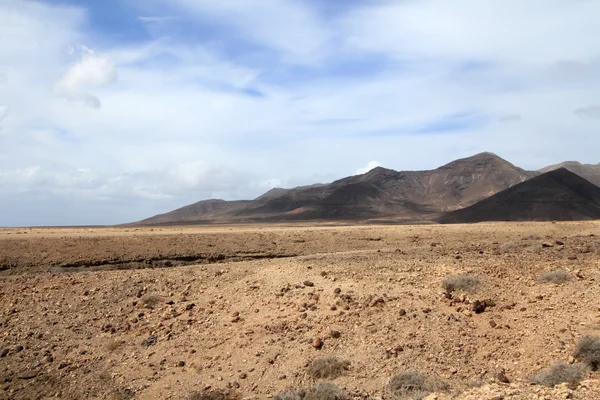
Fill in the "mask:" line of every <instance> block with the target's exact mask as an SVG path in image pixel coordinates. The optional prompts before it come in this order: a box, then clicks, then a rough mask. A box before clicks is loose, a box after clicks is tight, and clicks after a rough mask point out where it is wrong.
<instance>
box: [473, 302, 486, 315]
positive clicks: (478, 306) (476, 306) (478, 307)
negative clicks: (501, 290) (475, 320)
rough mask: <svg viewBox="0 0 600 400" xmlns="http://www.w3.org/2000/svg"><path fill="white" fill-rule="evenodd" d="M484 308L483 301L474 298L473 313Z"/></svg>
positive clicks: (482, 310) (480, 311)
mask: <svg viewBox="0 0 600 400" xmlns="http://www.w3.org/2000/svg"><path fill="white" fill-rule="evenodd" d="M485 308H486V304H485V301H479V300H475V302H474V303H473V312H475V314H481V313H482V312H484V311H485Z"/></svg>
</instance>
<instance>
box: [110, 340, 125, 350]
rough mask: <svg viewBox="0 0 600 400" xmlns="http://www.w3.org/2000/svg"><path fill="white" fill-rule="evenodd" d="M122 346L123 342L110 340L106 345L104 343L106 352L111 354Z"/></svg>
mask: <svg viewBox="0 0 600 400" xmlns="http://www.w3.org/2000/svg"><path fill="white" fill-rule="evenodd" d="M124 344H125V342H123V341H121V340H111V341H109V342H108V343H106V350H108V351H110V352H113V351H115V350H117V349H118V348H119V347H121V346H122V345H124Z"/></svg>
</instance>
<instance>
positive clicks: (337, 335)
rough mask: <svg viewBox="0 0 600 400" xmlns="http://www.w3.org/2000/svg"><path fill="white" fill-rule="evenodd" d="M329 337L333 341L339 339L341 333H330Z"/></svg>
mask: <svg viewBox="0 0 600 400" xmlns="http://www.w3.org/2000/svg"><path fill="white" fill-rule="evenodd" d="M329 336H331V337H332V338H334V339H339V338H340V336H342V333H341V332H340V331H331V333H330V334H329Z"/></svg>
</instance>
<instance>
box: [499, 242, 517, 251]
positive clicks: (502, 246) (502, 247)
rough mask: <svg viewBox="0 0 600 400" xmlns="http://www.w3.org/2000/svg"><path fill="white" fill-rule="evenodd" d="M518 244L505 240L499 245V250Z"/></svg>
mask: <svg viewBox="0 0 600 400" xmlns="http://www.w3.org/2000/svg"><path fill="white" fill-rule="evenodd" d="M517 246H518V245H517V244H516V243H515V242H506V243H502V244H501V245H500V250H502V251H507V250H512V249H514V248H516V247H517Z"/></svg>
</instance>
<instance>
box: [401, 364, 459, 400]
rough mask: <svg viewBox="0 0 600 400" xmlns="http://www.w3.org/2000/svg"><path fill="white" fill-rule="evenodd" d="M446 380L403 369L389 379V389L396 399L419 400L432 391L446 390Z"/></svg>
mask: <svg viewBox="0 0 600 400" xmlns="http://www.w3.org/2000/svg"><path fill="white" fill-rule="evenodd" d="M448 388H449V386H448V384H447V383H446V382H444V381H442V380H441V379H439V378H433V377H429V376H426V375H423V374H422V373H420V372H418V371H405V372H401V373H399V374H398V375H396V376H394V377H393V378H392V380H391V381H390V385H389V390H390V393H391V395H392V396H393V398H394V399H396V400H421V399H423V398H425V397H427V396H428V395H429V394H430V393H432V392H440V391H445V390H448Z"/></svg>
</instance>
